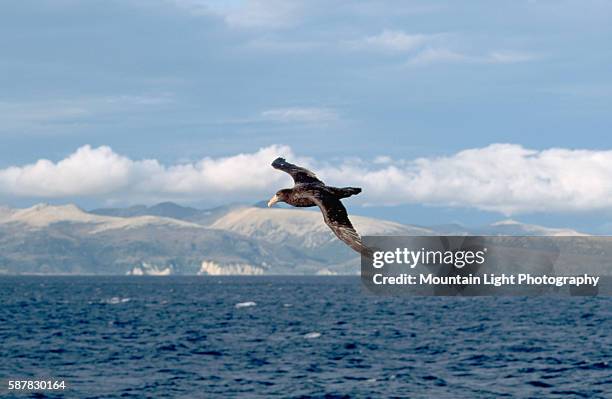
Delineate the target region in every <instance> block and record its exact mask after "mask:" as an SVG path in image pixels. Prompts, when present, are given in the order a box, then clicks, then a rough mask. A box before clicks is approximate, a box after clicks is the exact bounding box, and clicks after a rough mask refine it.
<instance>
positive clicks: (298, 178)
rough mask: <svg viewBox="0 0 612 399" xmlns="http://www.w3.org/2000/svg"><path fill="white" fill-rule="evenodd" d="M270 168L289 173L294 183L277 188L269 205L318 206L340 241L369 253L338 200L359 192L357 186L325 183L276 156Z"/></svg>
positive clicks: (363, 252) (366, 254)
mask: <svg viewBox="0 0 612 399" xmlns="http://www.w3.org/2000/svg"><path fill="white" fill-rule="evenodd" d="M272 167H273V168H275V169H278V170H282V171H283V172H286V173H288V174H289V175H291V177H292V178H293V182H294V186H293V188H285V189H282V190H279V191H277V192H276V194H275V195H274V196H273V197H272V198H271V199H270V201H269V202H268V206H269V207H270V206H272V205H274V204H275V203H277V202H286V203H287V204H289V205H292V206H296V207H309V206H318V207H319V209H321V212H322V213H323V220H324V221H325V224H327V225H328V226H329V228H330V229H331V230H332V231H333V232H334V234H335V235H336V236H337V237H338V238H339V239H340V240H342V241H343V242H344V243H346V244H347V245H349V246H350V247H351V248H353V249H354V250H355V251H357V252H359V253H361V254H363V255H365V256H370V254H371V251H370V249H369V248H367V247H366V246H365V245H363V243H362V242H361V237H359V234H358V233H357V231H355V228H354V227H353V225H352V223H351V221H350V220H349V218H348V214H347V212H346V208H345V207H344V205H342V202H341V201H340V199H341V198H348V197H350V196H351V195H356V194H359V193H360V192H361V189H360V188H357V187H343V188H338V187H331V186H327V185H325V183H323V182H322V181H321V180H319V178H317V176H316V175H315V174H314V173H312V172H311V171H309V170H308V169H305V168H302V167H300V166H297V165H293V164H291V163H289V162H287V161H285V159H283V158H276V159H275V160H274V162H272Z"/></svg>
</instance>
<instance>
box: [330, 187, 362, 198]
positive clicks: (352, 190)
mask: <svg viewBox="0 0 612 399" xmlns="http://www.w3.org/2000/svg"><path fill="white" fill-rule="evenodd" d="M360 192H361V189H360V188H359V187H342V188H337V189H336V195H337V196H338V197H339V198H348V197H350V196H351V195H357V194H359V193H360Z"/></svg>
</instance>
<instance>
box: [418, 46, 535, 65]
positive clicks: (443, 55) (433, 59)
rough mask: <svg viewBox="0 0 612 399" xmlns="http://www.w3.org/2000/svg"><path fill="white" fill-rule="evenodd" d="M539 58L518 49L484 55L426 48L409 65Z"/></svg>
mask: <svg viewBox="0 0 612 399" xmlns="http://www.w3.org/2000/svg"><path fill="white" fill-rule="evenodd" d="M535 59H537V56H536V55H534V54H530V53H521V52H517V51H492V52H489V53H487V54H484V55H470V54H465V53H461V52H457V51H453V50H450V49H448V48H443V47H440V48H435V47H433V48H426V49H424V50H422V51H419V52H418V53H416V54H415V55H414V56H413V57H412V58H410V59H409V60H408V65H412V66H424V65H431V64H444V63H472V64H515V63H520V62H528V61H533V60H535Z"/></svg>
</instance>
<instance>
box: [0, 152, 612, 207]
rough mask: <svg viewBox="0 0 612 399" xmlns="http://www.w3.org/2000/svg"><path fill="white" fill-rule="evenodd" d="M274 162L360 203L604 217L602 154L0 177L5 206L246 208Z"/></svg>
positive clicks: (130, 166) (611, 176)
mask: <svg viewBox="0 0 612 399" xmlns="http://www.w3.org/2000/svg"><path fill="white" fill-rule="evenodd" d="M277 156H285V157H287V159H288V160H290V161H293V162H295V163H298V164H302V165H305V166H307V167H310V168H311V169H313V170H314V171H315V172H317V174H318V175H319V177H321V178H322V179H323V180H325V181H326V182H327V183H329V184H332V185H339V186H348V185H351V186H360V187H363V193H362V194H361V195H360V196H358V197H357V198H356V199H355V201H360V202H361V203H362V204H368V203H371V204H379V205H397V204H406V203H424V204H430V205H438V206H456V207H471V208H476V209H481V210H489V211H497V212H501V213H504V214H507V215H511V214H519V213H526V212H566V211H570V212H573V211H596V210H604V209H610V208H612V151H595V150H571V149H563V148H551V149H546V150H532V149H526V148H524V147H522V146H520V145H515V144H493V145H490V146H487V147H483V148H474V149H467V150H464V151H460V152H457V153H455V154H452V155H448V156H444V157H431V158H418V159H413V160H393V159H391V158H388V157H379V158H377V159H375V160H373V161H372V162H367V161H365V160H360V159H351V160H346V161H344V162H340V163H334V164H330V163H326V162H313V161H312V160H311V159H307V158H299V157H296V155H295V154H294V153H293V151H292V150H291V148H290V147H287V146H279V145H273V146H269V147H265V148H262V149H260V150H258V151H256V152H253V153H245V154H238V155H233V156H228V157H222V158H203V159H201V160H199V161H197V162H191V163H181V164H176V165H163V164H161V163H160V162H158V161H157V160H154V159H149V160H146V159H145V160H132V159H129V158H128V157H125V156H122V155H119V154H117V153H115V152H113V151H112V150H111V149H110V148H109V147H98V148H91V147H89V146H84V147H81V148H79V149H78V150H77V151H76V152H75V153H73V154H71V155H69V156H68V157H66V158H65V159H63V160H60V161H59V162H52V161H49V160H39V161H37V162H35V163H33V164H29V165H24V166H14V167H9V168H6V169H0V195H1V196H5V197H34V198H62V197H93V198H100V199H106V200H120V201H126V202H135V201H145V202H147V200H148V202H151V201H157V200H161V199H175V200H176V199H182V200H200V201H202V200H208V201H209V202H217V203H220V202H227V201H253V200H257V199H261V198H266V197H268V196H269V195H270V194H271V193H274V192H275V191H276V190H278V189H279V188H282V187H288V186H290V185H291V180H290V178H289V177H288V176H287V175H285V174H284V173H280V172H279V171H276V170H274V169H273V168H271V167H270V162H271V161H272V160H273V159H275V158H276V157H277Z"/></svg>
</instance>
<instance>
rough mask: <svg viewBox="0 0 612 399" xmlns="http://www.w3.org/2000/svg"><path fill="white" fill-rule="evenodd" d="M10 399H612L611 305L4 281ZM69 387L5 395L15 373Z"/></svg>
mask: <svg viewBox="0 0 612 399" xmlns="http://www.w3.org/2000/svg"><path fill="white" fill-rule="evenodd" d="M0 304H1V306H0V343H1V345H0V381H1V383H2V386H1V387H0V397H5V398H25V397H37V398H45V397H49V398H55V397H68V398H118V397H121V398H145V397H151V398H215V397H240V398H245V397H247V398H268V397H275V396H276V397H291V398H306V397H321V398H323V397H324V398H344V397H346V398H349V397H358V398H361V397H410V398H492V397H520V398H529V397H533V398H543V397H558V398H612V359H611V357H612V298H599V297H578V298H575V297H574V298H552V297H536V298H524V297H518V298H517V297H508V298H493V297H475V298H448V297H426V298H420V297H376V296H372V295H369V294H366V293H365V292H364V291H363V290H362V288H361V286H360V281H359V279H358V278H357V277H212V276H208V277H43V276H23V277H10V276H4V277H0ZM40 379H44V380H53V381H65V385H66V388H65V389H64V390H63V391H37V392H32V391H29V392H23V391H20V392H16V391H7V390H6V388H7V381H8V380H40Z"/></svg>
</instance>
